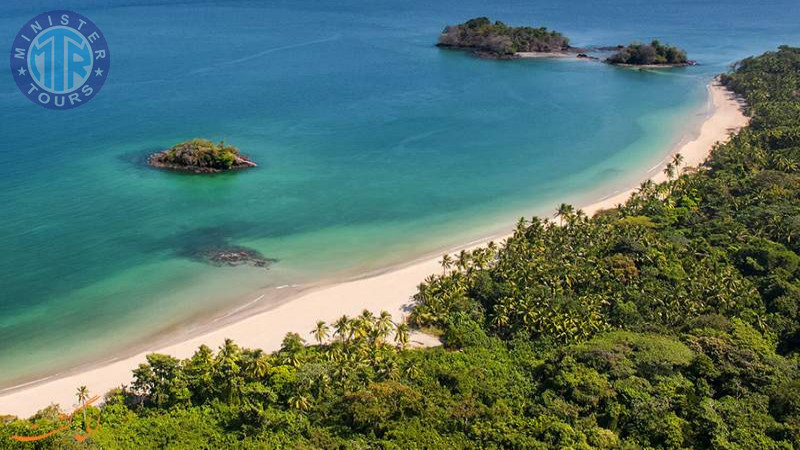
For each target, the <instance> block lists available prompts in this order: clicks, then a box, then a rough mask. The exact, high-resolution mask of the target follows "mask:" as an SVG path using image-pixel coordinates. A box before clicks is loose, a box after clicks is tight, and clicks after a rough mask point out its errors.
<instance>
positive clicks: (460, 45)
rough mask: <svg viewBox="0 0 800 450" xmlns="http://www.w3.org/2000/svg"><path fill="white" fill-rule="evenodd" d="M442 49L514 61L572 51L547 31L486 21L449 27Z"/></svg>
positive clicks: (560, 37)
mask: <svg viewBox="0 0 800 450" xmlns="http://www.w3.org/2000/svg"><path fill="white" fill-rule="evenodd" d="M437 45H438V46H439V47H446V48H457V49H465V50H471V51H473V52H474V53H475V54H476V55H477V56H482V57H488V58H498V59H514V58H516V57H518V54H519V53H557V52H566V51H569V50H570V49H571V47H570V46H569V39H568V38H567V37H566V36H564V35H563V34H561V33H559V32H557V31H552V30H548V29H547V28H544V27H539V28H534V27H511V26H508V25H506V24H504V23H503V22H500V21H499V20H498V21H496V22H494V23H492V21H491V20H489V19H488V18H486V17H478V18H475V19H470V20H468V21H466V22H464V23H462V24H459V25H448V26H447V27H445V29H444V30H443V31H442V34H441V35H440V36H439V42H438V44H437Z"/></svg>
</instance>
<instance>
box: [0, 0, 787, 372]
mask: <svg viewBox="0 0 800 450" xmlns="http://www.w3.org/2000/svg"><path fill="white" fill-rule="evenodd" d="M52 9H71V10H75V11H78V12H80V13H82V14H84V15H86V16H88V17H90V18H91V19H92V20H93V21H94V22H95V23H96V24H97V25H98V26H99V27H100V28H101V29H102V30H103V32H104V34H105V36H106V38H107V40H108V42H109V46H110V49H111V53H112V62H111V71H110V76H109V78H108V80H107V82H106V84H105V86H104V88H103V90H102V92H101V93H100V94H99V96H97V98H95V99H93V100H92V101H91V102H89V103H88V104H87V105H85V106H82V107H80V108H78V109H74V110H69V111H50V110H45V109H42V108H39V107H37V106H35V105H33V104H32V103H30V102H29V101H28V100H26V99H25V98H24V97H23V95H22V94H21V93H20V92H18V90H17V88H16V86H15V85H14V83H13V80H12V78H11V76H10V75H6V76H5V77H4V78H3V80H4V81H3V82H2V84H0V131H1V133H0V136H2V141H3V145H2V148H1V149H0V205H1V206H0V208H1V209H0V211H2V213H1V214H0V219H1V220H0V342H1V343H2V344H0V368H2V369H0V386H2V385H8V384H13V383H14V382H18V381H20V380H23V379H26V378H30V377H34V376H38V375H41V374H43V373H47V372H49V371H52V370H53V369H54V368H63V367H68V366H70V365H72V364H75V363H77V362H82V361H87V360H89V359H92V358H95V357H98V356H101V355H103V356H105V355H108V354H110V353H111V352H112V351H113V350H114V349H116V348H121V347H123V346H127V345H130V344H131V343H134V342H141V341H143V340H146V339H147V338H148V337H151V336H153V335H154V334H156V333H161V332H164V331H167V330H173V331H174V330H178V329H180V327H181V324H184V323H186V322H187V321H190V320H192V319H198V317H205V316H207V315H208V314H213V313H214V311H218V312H220V313H222V312H223V311H224V310H226V309H230V308H232V307H234V305H236V304H240V303H242V302H245V301H247V300H248V299H249V298H250V297H248V295H250V294H251V293H253V292H255V291H257V290H259V289H264V288H269V287H275V286H279V285H285V284H294V283H297V284H302V283H308V282H312V281H315V280H319V279H323V278H330V277H333V276H339V275H342V274H355V273H358V272H359V271H362V270H367V269H374V268H378V267H381V266H384V265H387V264H391V263H396V262H399V261H402V260H405V259H408V258H411V257H414V256H419V255H422V254H425V253H427V252H430V251H433V250H435V249H437V248H441V247H444V246H447V245H451V244H455V243H458V242H463V241H465V240H469V239H471V238H476V237H480V236H482V235H483V234H485V233H488V232H489V231H495V230H497V229H499V228H502V227H504V226H505V225H506V224H508V225H510V224H511V223H512V222H513V218H514V217H516V216H520V215H532V214H534V213H536V214H546V213H548V212H549V211H550V208H551V207H552V205H554V204H556V203H558V202H561V201H574V202H580V201H585V200H589V199H590V198H588V197H587V196H586V194H585V193H586V192H593V193H594V194H596V195H597V196H600V195H602V194H603V193H610V192H613V191H614V190H616V189H619V188H621V187H623V186H627V185H629V184H631V183H633V182H635V181H636V180H637V179H638V178H639V177H640V176H641V174H642V171H643V169H646V168H648V167H651V166H652V165H653V163H654V162H657V161H659V160H660V159H661V158H663V156H664V154H665V152H667V151H668V150H669V148H670V147H671V146H672V145H674V144H675V143H676V141H677V140H678V139H680V138H681V136H683V135H684V134H685V133H687V132H688V130H690V129H691V128H692V125H693V124H695V123H696V122H697V120H698V115H699V114H702V112H703V108H704V105H705V102H706V89H705V86H706V84H707V83H708V81H709V80H710V79H711V77H712V76H713V75H714V74H716V73H719V72H722V71H725V70H727V67H728V66H729V65H730V64H731V63H732V62H734V61H736V60H738V59H741V58H743V57H746V56H748V55H752V54H758V53H761V52H763V51H766V50H770V49H774V48H775V47H776V46H777V45H779V44H782V43H788V44H795V45H798V44H800V26H798V24H797V19H798V18H799V17H800V4H799V3H798V2H796V1H779V2H766V3H758V4H756V3H755V2H745V1H732V2H724V3H723V2H717V1H701V2H698V1H660V2H640V1H588V0H587V1H573V2H561V1H549V2H537V1H504V2H498V4H497V5H487V4H486V2H485V1H477V0H466V1H463V0H462V1H438V2H426V1H417V0H410V1H409V0H406V1H402V2H401V1H393V2H389V1H374V0H369V1H367V0H365V1H358V2H354V1H339V2H330V1H303V0H292V1H279V2H233V1H228V2H222V1H216V2H211V1H207V2H180V3H175V2H145V1H127V2H113V1H112V2H105V1H93V2H76V1H64V2H56V1H51V2H38V1H10V2H9V1H5V2H3V3H2V4H0V42H7V43H8V45H9V46H10V43H11V41H12V40H13V37H14V35H15V34H16V32H17V31H18V29H19V28H20V26H21V25H22V24H23V23H25V21H26V20H28V19H30V18H31V17H33V16H35V15H36V14H38V13H40V12H43V11H46V10H52ZM478 15H487V16H490V17H492V18H493V19H500V20H503V21H505V22H506V23H509V24H513V25H523V24H533V25H544V26H547V27H549V28H553V29H557V30H559V31H562V32H563V33H565V34H567V35H568V36H570V37H571V38H572V40H573V44H575V45H579V46H581V45H612V44H618V43H627V42H629V41H632V40H642V41H649V40H650V39H653V38H658V39H661V40H662V41H664V42H669V43H672V44H676V45H679V46H681V47H683V48H685V49H686V50H687V51H688V53H689V55H690V57H691V58H692V59H696V60H698V61H699V62H700V63H701V65H700V66H698V67H691V68H686V69H677V70H673V71H669V72H661V73H654V72H646V73H645V72H637V71H630V70H621V69H616V68H612V67H608V66H604V65H600V64H593V63H587V62H580V61H550V60H536V61H531V60H526V61H513V62H505V61H504V62H499V61H487V60H478V59H475V58H471V57H469V56H468V55H466V54H464V53H460V52H452V51H445V50H439V49H437V48H435V47H434V46H433V44H434V43H435V41H436V37H437V35H438V33H439V32H440V31H441V29H442V28H443V26H444V25H446V24H452V23H457V22H461V21H463V20H465V19H467V18H470V17H474V16H478ZM191 137H207V138H211V139H215V140H217V139H225V140H226V142H228V143H231V144H233V145H236V146H238V147H240V148H241V149H242V151H243V152H244V153H245V154H247V155H250V156H251V157H252V158H253V159H255V160H256V161H258V162H259V163H261V166H260V167H259V168H258V169H254V170H251V171H247V172H242V173H237V174H231V175H221V176H213V177H189V176H181V175H175V174H171V173H165V172H160V171H154V170H150V169H148V168H147V167H145V166H144V165H143V164H142V162H143V158H144V156H145V155H147V154H148V152H152V151H154V150H159V149H162V148H165V147H168V146H170V145H173V144H175V143H177V142H179V141H181V140H184V139H187V138H191ZM226 244H235V245H245V246H249V247H252V248H255V249H258V250H260V251H261V252H263V253H264V254H265V255H267V256H269V257H274V258H277V259H278V260H279V262H278V263H276V264H275V265H274V266H273V267H272V268H271V270H269V271H264V270H261V269H254V268H235V269H229V268H215V267H211V266H208V265H205V264H203V263H200V262H197V261H195V260H193V259H191V258H189V257H187V255H189V254H191V253H192V252H194V251H196V250H197V249H201V248H205V247H209V246H216V245H226ZM268 302H269V298H267V299H266V300H264V303H265V304H266V303H268ZM261 306H266V305H261Z"/></svg>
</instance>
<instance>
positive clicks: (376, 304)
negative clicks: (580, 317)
mask: <svg viewBox="0 0 800 450" xmlns="http://www.w3.org/2000/svg"><path fill="white" fill-rule="evenodd" d="M709 90H710V95H711V101H712V103H713V112H712V113H711V114H710V116H709V117H708V118H707V120H706V121H705V122H704V123H703V124H702V127H701V129H700V132H699V135H698V136H697V137H696V138H695V139H694V140H692V141H691V142H688V143H686V144H685V145H683V146H680V147H679V148H676V149H675V150H676V151H677V152H680V153H681V154H682V155H683V156H684V163H683V164H684V167H695V166H698V165H700V164H701V163H702V162H703V161H705V160H706V158H707V157H708V155H709V153H710V151H711V148H712V146H713V145H714V144H715V143H716V142H718V141H724V140H726V139H727V137H728V136H729V134H730V133H731V132H732V131H734V130H737V129H739V128H741V127H743V126H745V125H746V124H747V122H748V119H747V118H746V117H745V116H744V115H743V113H742V108H741V103H740V102H739V101H738V100H737V99H736V98H735V97H734V96H733V95H732V94H731V93H730V92H728V91H727V90H725V89H724V88H723V87H721V86H719V85H718V84H716V83H714V84H712V85H711V86H710V87H709ZM665 162H666V161H665ZM652 179H653V181H656V182H658V181H663V180H664V179H665V176H664V175H663V173H662V172H661V170H660V169H659V170H658V172H657V174H656V175H655V176H654V177H653V178H652ZM634 189H635V188H631V189H630V190H628V191H626V192H621V193H619V194H616V195H614V196H611V197H608V198H606V199H604V200H602V201H599V202H597V203H594V204H591V205H588V206H584V207H583V210H584V211H585V212H586V213H587V214H592V213H594V212H596V211H598V210H600V209H604V208H613V207H614V206H616V205H618V204H620V203H623V202H624V201H625V200H626V199H627V198H628V197H629V196H630V194H631V193H632V192H633V191H634ZM553 207H554V209H555V205H553ZM512 225H513V224H509V229H510V228H511V227H512ZM507 236H508V235H506V236H500V237H495V238H493V239H486V241H485V242H488V241H489V240H495V241H498V242H499V241H500V240H502V239H504V238H505V237H507ZM485 242H483V243H485ZM478 245H482V244H475V245H471V246H469V247H470V248H474V247H476V246H478ZM459 250H460V249H459ZM439 259H440V258H438V257H437V258H431V259H428V260H423V261H421V262H415V263H412V264H410V265H408V266H405V267H401V268H398V269H396V270H391V271H389V272H385V273H382V274H379V275H376V276H373V277H367V278H363V279H357V280H354V281H348V282H343V283H340V284H334V285H331V286H326V287H322V288H320V289H318V290H315V291H310V292H306V293H303V294H302V295H300V296H299V297H298V298H297V299H295V300H292V301H289V302H286V303H284V304H282V305H280V306H278V307H276V308H274V309H271V310H268V311H265V312H261V313H258V314H255V315H252V316H250V317H246V318H244V319H242V320H240V321H238V322H234V323H231V324H228V325H225V326H223V327H221V328H219V329H216V330H213V331H210V332H208V333H206V334H202V335H199V336H196V337H192V338H190V339H187V340H185V341H183V342H179V343H177V344H172V345H167V346H164V347H160V348H152V349H149V350H147V351H144V352H141V353H138V354H136V355H134V356H131V357H127V358H124V359H121V360H118V361H114V362H111V363H108V364H103V365H98V366H95V367H92V368H89V369H87V370H84V371H80V372H77V373H69V374H66V375H64V376H61V377H56V378H52V379H45V380H43V381H40V382H37V383H31V384H28V385H23V386H21V387H19V388H15V389H10V390H7V391H5V392H4V393H2V394H0V414H14V415H18V416H20V417H28V416H30V415H32V414H34V413H35V412H36V411H38V410H39V409H41V408H43V407H46V406H47V405H49V404H51V403H57V404H60V405H61V407H62V408H64V409H67V410H68V409H70V408H72V407H74V406H75V395H74V393H75V389H76V388H77V387H78V386H82V385H85V386H87V387H88V388H89V391H90V392H91V393H93V394H102V393H105V392H107V391H109V390H110V389H112V388H114V387H118V386H120V385H122V384H129V383H130V381H131V370H133V369H134V368H136V367H137V366H138V365H139V364H140V363H141V362H143V361H144V360H145V355H146V354H147V353H153V352H158V353H166V354H169V355H173V356H176V357H179V358H185V357H188V356H190V355H191V354H192V353H193V352H194V351H195V350H196V349H197V347H199V346H200V345H201V344H205V345H208V346H209V347H211V348H217V347H218V346H220V345H221V344H222V342H223V340H224V339H225V338H231V339H233V340H235V341H236V342H237V343H238V344H239V345H242V346H245V347H254V348H262V349H264V350H266V351H272V350H276V349H277V348H279V347H280V344H281V341H282V340H283V337H284V336H285V335H286V333H288V332H298V333H300V334H301V336H303V337H304V338H305V339H306V340H307V341H309V342H313V340H312V338H311V335H310V331H309V330H311V329H312V328H313V327H314V325H315V324H316V322H317V321H318V320H324V321H326V322H333V321H334V320H336V319H337V318H339V317H340V316H342V315H343V314H347V315H351V316H352V315H356V314H358V313H359V312H360V311H362V310H363V309H365V308H366V309H369V310H371V311H373V312H375V313H378V312H380V311H384V310H385V311H389V312H390V313H391V314H392V316H393V317H395V320H397V319H400V318H401V317H404V316H405V315H406V314H407V312H408V306H409V305H410V302H411V296H412V295H413V294H414V293H415V292H416V289H417V286H418V285H419V283H420V282H421V281H422V280H423V279H425V277H426V276H428V275H429V274H432V273H439V272H440V271H441V266H440V265H439V262H438V260H439ZM425 338H426V337H425V336H424V335H420V334H415V335H414V336H412V341H414V340H418V341H423V340H424V339H425ZM418 344H421V345H424V344H428V342H418Z"/></svg>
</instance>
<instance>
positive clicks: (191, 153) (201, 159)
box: [147, 139, 258, 174]
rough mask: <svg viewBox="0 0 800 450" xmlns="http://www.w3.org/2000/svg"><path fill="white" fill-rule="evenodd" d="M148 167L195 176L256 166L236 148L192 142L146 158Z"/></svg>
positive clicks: (202, 140) (194, 140) (220, 143)
mask: <svg viewBox="0 0 800 450" xmlns="http://www.w3.org/2000/svg"><path fill="white" fill-rule="evenodd" d="M147 163H148V164H149V165H150V166H152V167H156V168H159V169H167V170H174V171H181V172H188V173H196V174H201V173H219V172H227V171H231V170H239V169H247V168H250V167H257V166H258V165H257V164H256V163H255V162H253V161H251V160H250V159H248V158H247V157H246V156H243V155H242V154H241V153H240V152H239V149H238V148H236V147H234V146H231V145H227V144H225V142H224V141H220V142H219V143H217V144H215V143H214V142H211V141H210V140H208V139H192V140H189V141H186V142H181V143H180V144H177V145H175V146H173V147H170V148H168V149H167V150H164V151H161V152H158V153H153V154H152V155H150V156H149V157H148V158H147Z"/></svg>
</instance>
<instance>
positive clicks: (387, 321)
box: [378, 311, 393, 339]
mask: <svg viewBox="0 0 800 450" xmlns="http://www.w3.org/2000/svg"><path fill="white" fill-rule="evenodd" d="M392 325H393V324H392V315H391V314H389V312H388V311H381V315H380V316H378V330H379V331H380V335H381V338H382V339H383V338H385V337H386V336H387V335H388V334H389V331H390V330H391V329H392Z"/></svg>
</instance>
